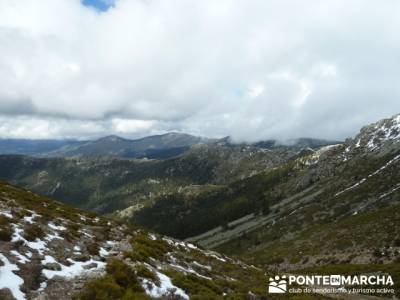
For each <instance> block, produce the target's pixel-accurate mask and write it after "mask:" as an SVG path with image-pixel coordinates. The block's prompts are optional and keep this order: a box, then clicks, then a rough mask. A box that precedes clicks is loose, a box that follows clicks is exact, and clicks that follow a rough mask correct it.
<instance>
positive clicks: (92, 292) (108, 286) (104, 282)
mask: <svg viewBox="0 0 400 300" xmlns="http://www.w3.org/2000/svg"><path fill="white" fill-rule="evenodd" d="M123 295H124V289H123V288H122V287H120V286H119V285H118V284H117V283H116V282H115V280H114V278H112V276H105V277H103V278H99V279H95V280H93V281H90V282H88V283H87V284H86V285H85V286H84V287H83V289H82V291H81V293H80V294H79V295H78V296H77V297H75V298H76V299H79V300H112V299H121V297H122V296H123Z"/></svg>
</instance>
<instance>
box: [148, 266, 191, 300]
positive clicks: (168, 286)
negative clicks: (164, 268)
mask: <svg viewBox="0 0 400 300" xmlns="http://www.w3.org/2000/svg"><path fill="white" fill-rule="evenodd" d="M156 274H157V277H158V278H159V280H160V286H157V285H155V284H154V283H153V282H151V281H150V280H147V279H143V282H142V287H143V288H144V289H145V291H146V293H147V294H148V295H149V296H150V297H154V298H161V297H163V296H165V295H168V294H169V293H174V294H175V295H177V296H180V297H182V298H183V299H189V296H188V295H187V294H186V293H185V292H184V291H183V290H182V289H181V288H179V287H177V286H175V285H173V284H172V282H171V279H170V278H169V277H168V276H167V275H164V274H162V273H160V272H157V271H156Z"/></svg>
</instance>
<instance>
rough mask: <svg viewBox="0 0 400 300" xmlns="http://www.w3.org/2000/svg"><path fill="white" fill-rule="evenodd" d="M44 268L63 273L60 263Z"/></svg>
mask: <svg viewBox="0 0 400 300" xmlns="http://www.w3.org/2000/svg"><path fill="white" fill-rule="evenodd" d="M43 267H44V268H45V269H47V270H52V271H61V265H60V264H58V263H47V264H45V265H44V266H43Z"/></svg>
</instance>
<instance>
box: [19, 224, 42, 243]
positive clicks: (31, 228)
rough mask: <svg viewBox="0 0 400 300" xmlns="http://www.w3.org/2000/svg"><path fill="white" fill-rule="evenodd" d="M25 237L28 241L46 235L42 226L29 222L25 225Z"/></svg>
mask: <svg viewBox="0 0 400 300" xmlns="http://www.w3.org/2000/svg"><path fill="white" fill-rule="evenodd" d="M23 236H24V238H25V239H26V240H28V241H31V242H33V241H35V240H36V239H41V238H42V237H43V236H44V232H43V230H42V228H41V227H40V226H38V225H36V224H29V225H28V226H26V227H25V230H24V235H23Z"/></svg>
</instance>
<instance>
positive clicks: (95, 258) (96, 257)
mask: <svg viewBox="0 0 400 300" xmlns="http://www.w3.org/2000/svg"><path fill="white" fill-rule="evenodd" d="M93 260H97V261H99V260H101V257H100V256H98V255H94V256H93Z"/></svg>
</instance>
